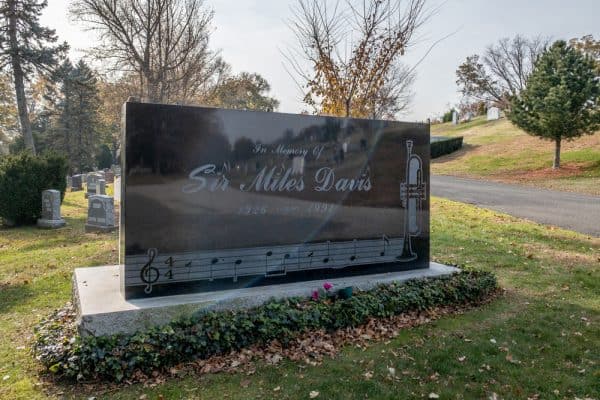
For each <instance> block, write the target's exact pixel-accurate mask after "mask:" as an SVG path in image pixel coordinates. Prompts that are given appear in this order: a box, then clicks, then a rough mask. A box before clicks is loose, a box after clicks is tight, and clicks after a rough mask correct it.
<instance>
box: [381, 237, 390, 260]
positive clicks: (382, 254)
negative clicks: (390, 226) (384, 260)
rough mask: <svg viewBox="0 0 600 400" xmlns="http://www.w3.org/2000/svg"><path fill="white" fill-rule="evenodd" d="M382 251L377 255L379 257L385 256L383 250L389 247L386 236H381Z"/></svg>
mask: <svg viewBox="0 0 600 400" xmlns="http://www.w3.org/2000/svg"><path fill="white" fill-rule="evenodd" d="M382 238H383V251H382V252H381V253H379V255H380V256H381V257H383V256H385V248H386V246H389V245H390V239H388V237H387V236H386V235H383V237H382Z"/></svg>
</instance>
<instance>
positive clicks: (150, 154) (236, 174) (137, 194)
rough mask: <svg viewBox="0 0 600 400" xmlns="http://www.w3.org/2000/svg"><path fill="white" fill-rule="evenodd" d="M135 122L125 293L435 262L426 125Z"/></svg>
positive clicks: (167, 111)
mask: <svg viewBox="0 0 600 400" xmlns="http://www.w3.org/2000/svg"><path fill="white" fill-rule="evenodd" d="M125 121H126V132H125V143H124V152H123V153H124V154H125V157H124V160H125V166H124V169H123V176H122V179H123V180H124V185H123V187H124V188H125V191H124V192H123V193H121V195H122V199H121V204H122V213H121V215H122V218H124V219H126V221H125V220H123V219H122V220H121V229H122V231H121V235H120V237H121V249H122V251H121V260H120V264H121V265H123V271H122V274H121V276H122V278H123V285H122V287H123V292H124V296H125V297H126V298H136V297H148V296H160V295H163V296H164V295H170V294H179V293H186V292H206V291H214V290H223V289H234V288H239V287H247V286H261V285H277V284H280V283H282V282H293V281H298V280H314V279H329V278H333V277H340V276H348V275H355V274H363V275H364V274H373V273H381V272H390V271H400V270H409V269H419V268H428V267H429V179H428V176H429V125H427V124H420V123H404V122H395V121H375V120H373V121H369V120H359V119H344V118H334V117H317V116H304V115H286V114H268V115H266V114H262V113H255V112H248V111H233V110H221V109H213V108H202V107H180V106H167V105H158V104H142V103H126V109H125ZM160 121H163V122H160ZM165 121H166V122H165ZM240 143H243V145H242V144H240ZM344 143H346V145H345V146H344ZM361 144H362V145H361ZM236 149H237V150H236ZM344 149H345V150H346V151H344ZM224 227H226V229H225V228H224Z"/></svg>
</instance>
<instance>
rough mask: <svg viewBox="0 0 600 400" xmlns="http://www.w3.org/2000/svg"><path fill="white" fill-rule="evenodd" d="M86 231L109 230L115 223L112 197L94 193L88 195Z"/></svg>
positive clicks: (114, 227)
mask: <svg viewBox="0 0 600 400" xmlns="http://www.w3.org/2000/svg"><path fill="white" fill-rule="evenodd" d="M89 199H90V200H89V205H88V219H87V223H86V224H85V231H86V232H111V231H114V230H116V229H117V228H118V227H117V226H116V225H115V203H114V200H113V198H112V197H109V196H106V195H101V194H95V195H91V196H90V197H89Z"/></svg>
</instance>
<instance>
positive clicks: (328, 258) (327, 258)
mask: <svg viewBox="0 0 600 400" xmlns="http://www.w3.org/2000/svg"><path fill="white" fill-rule="evenodd" d="M330 243H331V242H330V241H329V240H328V241H327V257H325V258H324V259H323V262H324V263H325V264H327V263H328V262H329V260H330V257H329V244H330Z"/></svg>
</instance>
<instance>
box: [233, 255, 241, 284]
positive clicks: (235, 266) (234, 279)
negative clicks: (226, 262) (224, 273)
mask: <svg viewBox="0 0 600 400" xmlns="http://www.w3.org/2000/svg"><path fill="white" fill-rule="evenodd" d="M241 263H242V260H240V259H237V260H235V262H234V263H233V281H234V282H237V278H238V276H237V267H238V265H240V264H241Z"/></svg>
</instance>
